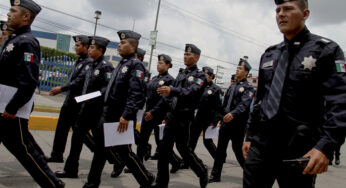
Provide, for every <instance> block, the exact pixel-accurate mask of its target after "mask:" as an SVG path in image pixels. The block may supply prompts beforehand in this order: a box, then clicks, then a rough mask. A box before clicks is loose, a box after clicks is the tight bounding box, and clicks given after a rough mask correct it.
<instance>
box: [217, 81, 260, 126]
mask: <svg viewBox="0 0 346 188" xmlns="http://www.w3.org/2000/svg"><path fill="white" fill-rule="evenodd" d="M233 89H234V93H233V98H232V101H231V104H230V107H229V109H227V104H228V101H229V98H230V95H231V92H232V90H233ZM253 95H254V89H253V86H252V85H251V84H250V83H249V82H248V81H247V79H246V78H244V79H243V80H241V81H239V82H235V83H234V84H232V85H231V86H230V87H229V88H228V90H227V92H226V95H225V98H224V101H223V104H222V110H223V111H222V113H221V114H219V118H220V120H222V119H223V117H224V116H225V115H226V114H228V113H231V114H232V115H233V118H234V119H233V120H232V121H231V122H229V123H232V124H237V123H240V124H242V125H243V124H246V122H247V121H248V118H249V112H250V105H251V102H252V99H253Z"/></svg>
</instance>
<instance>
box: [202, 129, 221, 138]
mask: <svg viewBox="0 0 346 188" xmlns="http://www.w3.org/2000/svg"><path fill="white" fill-rule="evenodd" d="M204 134H205V135H204V138H205V139H215V138H217V137H218V136H219V127H217V128H214V127H213V126H209V127H208V128H207V130H206V131H205V133H204Z"/></svg>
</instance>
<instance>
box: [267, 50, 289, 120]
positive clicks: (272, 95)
mask: <svg viewBox="0 0 346 188" xmlns="http://www.w3.org/2000/svg"><path fill="white" fill-rule="evenodd" d="M288 58H289V55H288V45H286V46H285V48H284V50H283V52H282V53H281V56H280V59H279V62H278V65H277V67H276V70H275V74H274V78H273V81H272V84H271V87H270V90H269V95H268V98H267V106H266V107H265V108H264V113H265V114H266V116H267V117H268V119H271V118H273V117H274V116H275V115H276V114H277V112H278V110H279V106H280V101H281V95H282V89H283V86H284V82H285V78H286V73H287V67H288V63H289V62H288V61H289V60H288Z"/></svg>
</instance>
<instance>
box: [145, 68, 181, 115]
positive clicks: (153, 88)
mask: <svg viewBox="0 0 346 188" xmlns="http://www.w3.org/2000/svg"><path fill="white" fill-rule="evenodd" d="M173 82H174V78H173V77H172V76H171V75H170V74H169V73H168V71H167V72H165V73H162V74H159V75H157V76H155V77H153V79H152V80H151V81H150V82H149V83H148V85H147V100H146V111H147V112H150V113H151V114H152V115H153V116H154V117H156V116H164V115H165V112H166V110H162V108H160V107H161V105H162V103H166V104H167V103H169V101H167V100H168V98H167V97H161V96H160V95H159V94H158V93H157V89H158V88H160V87H162V86H171V85H172V84H173ZM166 109H167V108H166Z"/></svg>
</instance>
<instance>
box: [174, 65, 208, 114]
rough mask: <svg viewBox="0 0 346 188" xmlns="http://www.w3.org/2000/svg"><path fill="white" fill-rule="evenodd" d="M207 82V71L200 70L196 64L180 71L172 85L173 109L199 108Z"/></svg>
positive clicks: (190, 109) (188, 109) (191, 109)
mask: <svg viewBox="0 0 346 188" xmlns="http://www.w3.org/2000/svg"><path fill="white" fill-rule="evenodd" d="M205 83H206V78H205V73H204V72H202V71H199V70H198V67H197V65H196V64H195V65H193V66H192V67H191V68H190V69H185V70H184V71H183V72H181V73H179V74H178V76H177V78H176V80H175V82H174V84H173V86H172V87H171V93H170V96H171V97H172V110H173V111H180V112H182V111H189V112H191V111H194V110H195V109H197V107H198V103H199V100H200V98H201V95H202V93H203V90H204V88H205Z"/></svg>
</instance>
